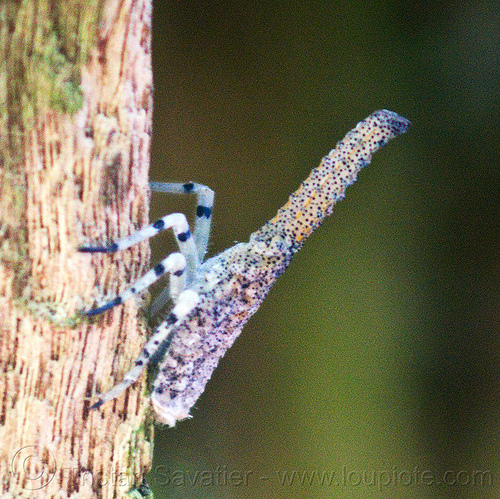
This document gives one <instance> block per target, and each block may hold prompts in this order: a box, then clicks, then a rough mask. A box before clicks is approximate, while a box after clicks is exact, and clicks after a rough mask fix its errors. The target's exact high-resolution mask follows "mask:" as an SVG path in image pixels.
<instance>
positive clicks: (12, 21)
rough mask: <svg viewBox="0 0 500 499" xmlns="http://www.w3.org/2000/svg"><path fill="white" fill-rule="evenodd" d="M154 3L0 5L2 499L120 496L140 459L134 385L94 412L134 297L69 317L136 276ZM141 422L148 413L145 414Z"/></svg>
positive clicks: (130, 322)
mask: <svg viewBox="0 0 500 499" xmlns="http://www.w3.org/2000/svg"><path fill="white" fill-rule="evenodd" d="M150 35H151V0H65V1H64V2H54V1H52V0H38V1H36V2H34V1H32V0H23V1H19V0H16V1H13V0H3V2H2V3H0V146H1V149H0V222H1V225H0V237H1V241H0V245H1V246H0V334H1V336H0V366H1V376H0V397H1V402H0V442H1V443H2V445H1V446H0V469H1V478H2V480H1V482H0V489H1V496H2V497H3V498H9V497H29V498H33V497H44V498H56V497H57V498H66V497H78V498H80V499H83V498H87V497H89V498H90V497H104V498H107V497H110V498H111V497H123V496H124V495H125V494H126V493H127V492H128V491H129V490H130V489H133V488H135V487H137V486H138V485H140V484H141V482H142V479H143V476H144V474H145V473H146V472H147V471H148V467H149V466H150V460H151V451H152V444H151V437H152V428H151V423H150V422H149V423H145V422H144V420H145V416H146V411H147V406H148V404H147V399H146V398H145V397H144V396H143V391H144V381H141V382H139V383H137V384H136V385H134V387H133V388H132V389H131V390H129V391H128V392H127V394H126V395H125V396H124V397H120V399H119V400H117V401H115V402H114V403H111V404H109V406H107V407H103V408H102V409H101V411H100V412H98V411H92V412H89V407H90V405H91V404H92V402H93V401H95V400H96V394H97V393H98V392H102V391H105V390H106V389H108V388H109V387H111V386H112V385H113V384H114V382H115V381H117V380H118V379H119V378H120V377H121V375H122V374H123V372H124V371H126V370H127V368H128V367H130V364H131V362H133V360H134V359H135V357H136V355H137V353H138V352H139V350H140V345H141V344H142V343H143V342H144V340H145V327H144V326H143V325H142V324H141V322H140V321H138V319H137V306H136V304H134V303H131V304H128V305H126V306H124V307H120V308H119V309H118V310H115V311H112V312H109V313H107V314H106V315H105V316H104V317H102V318H100V319H98V320H97V321H96V322H95V323H94V324H89V323H86V322H81V323H80V324H78V316H77V314H76V311H77V310H78V309H82V308H89V307H90V306H92V305H93V304H94V303H95V300H96V299H101V298H102V297H103V295H104V294H108V295H113V294H115V293H116V292H117V290H118V289H123V286H124V284H125V283H126V282H130V281H131V280H133V279H134V278H135V277H137V276H138V275H139V274H140V273H141V272H143V271H144V269H145V266H146V264H147V260H148V257H149V249H148V246H147V244H142V245H139V247H137V248H134V249H130V250H128V251H125V252H124V254H120V255H117V256H116V257H112V256H109V255H95V256H89V255H88V254H80V253H78V252H77V251H76V248H77V247H78V246H79V244H82V243H86V242H89V241H97V242H101V243H105V242H109V241H111V240H114V239H116V238H118V237H122V236H125V235H128V234H129V233H131V232H132V231H133V230H135V229H136V228H138V227H141V226H144V225H146V224H147V223H148V192H149V190H148V185H147V180H148V167H149V146H150V132H151V113H152V99H151V97H152V96H151V90H152V73H151V54H150ZM147 419H148V418H146V420H147Z"/></svg>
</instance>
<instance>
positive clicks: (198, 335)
mask: <svg viewBox="0 0 500 499" xmlns="http://www.w3.org/2000/svg"><path fill="white" fill-rule="evenodd" d="M409 126H410V122H409V121H408V120H406V119H405V118H402V117H401V116H399V115H397V114H396V113H394V112H392V111H387V110H381V111H376V112H375V113H373V114H371V115H370V116H369V117H368V118H366V119H365V120H364V121H361V122H360V123H358V125H357V126H356V127H355V128H354V129H353V130H351V131H350V132H349V133H348V134H347V135H346V136H345V138H344V139H343V140H342V141H340V142H339V143H338V144H337V147H336V148H335V149H333V150H332V151H330V153H329V154H328V155H327V156H326V157H324V158H323V160H322V161H321V163H320V165H319V166H318V167H317V168H315V169H313V170H312V172H311V174H310V175H309V177H308V178H307V179H306V180H305V181H304V182H303V183H302V185H301V186H300V187H299V189H298V190H297V191H296V192H294V193H293V194H292V195H291V196H290V198H289V200H288V202H287V203H286V204H285V205H284V206H283V207H282V208H281V209H280V210H279V211H278V213H277V215H276V216H275V217H274V218H273V219H272V220H270V221H268V222H267V223H266V224H265V225H264V226H263V227H261V228H260V229H259V230H257V231H256V232H254V233H253V234H252V235H251V236H250V240H249V241H248V242H247V243H240V244H236V245H235V246H233V247H231V248H229V249H227V250H226V251H224V252H222V253H220V254H219V255H216V256H214V257H212V258H209V259H208V260H206V261H203V258H204V255H205V252H206V248H207V243H208V236H209V232H210V221H211V214H212V205H213V199H214V194H213V191H212V190H210V189H209V188H208V187H206V186H203V185H200V184H195V183H191V182H190V183H187V184H161V183H156V182H153V183H152V184H151V188H152V189H153V190H155V191H162V192H168V193H189V192H190V193H195V194H197V195H198V206H197V211H196V225H195V229H194V231H193V233H191V232H190V229H189V225H188V222H187V220H186V217H185V216H184V215H183V214H180V213H175V214H171V215H167V216H165V217H163V218H161V219H159V220H157V221H156V222H154V223H153V224H152V225H150V226H148V227H146V228H144V229H142V230H139V231H138V232H136V233H135V234H132V235H131V236H129V237H127V238H125V239H121V240H120V241H117V242H116V243H114V244H111V245H109V246H101V247H95V246H82V247H80V248H79V249H80V251H84V252H106V253H113V252H115V251H120V250H123V249H126V248H128V247H130V246H132V245H133V244H137V243H139V242H140V241H143V240H144V239H148V238H150V237H152V236H154V235H156V234H158V233H159V232H160V231H162V230H165V229H172V230H173V232H174V234H175V237H176V240H177V243H178V245H179V252H178V253H173V254H171V255H169V256H168V257H166V258H165V259H164V260H163V261H162V262H161V263H159V264H158V265H156V266H155V267H154V268H153V269H152V270H150V271H149V272H148V273H147V274H145V275H144V276H143V277H142V278H141V279H139V280H138V281H137V282H136V283H135V284H134V285H133V286H132V287H130V288H128V289H127V290H126V291H124V292H123V293H122V294H121V295H119V296H118V297H117V298H115V299H114V300H112V301H110V302H108V303H106V304H104V305H103V306H101V307H99V308H96V309H93V310H90V311H89V312H86V315H88V316H94V315H97V314H100V313H102V312H104V311H106V310H109V309H110V308H112V307H114V306H116V305H119V304H121V303H122V302H123V301H125V300H127V299H128V298H130V297H132V296H134V295H136V294H137V293H139V292H141V291H143V290H144V289H146V288H147V287H148V286H150V285H151V284H153V283H154V282H155V281H156V280H158V279H159V278H160V277H161V276H163V275H164V274H166V273H168V274H169V277H170V280H169V286H168V291H167V292H166V293H165V292H164V293H162V295H160V298H159V300H157V301H156V302H155V303H154V304H153V307H152V312H153V313H155V312H156V311H157V310H158V309H159V308H160V307H161V306H162V305H163V304H164V303H166V302H167V300H168V299H171V300H172V302H173V304H174V306H173V308H172V310H171V311H170V313H169V314H168V315H167V316H166V318H165V320H164V321H163V322H162V323H161V324H160V325H159V326H158V327H157V328H156V330H155V331H154V333H153V335H152V336H151V338H150V340H149V341H148V342H147V343H146V345H145V346H144V348H143V350H142V352H141V354H140V355H139V357H138V359H137V360H136V362H135V364H134V366H133V367H132V369H130V371H129V372H128V373H127V374H126V375H125V376H124V378H123V381H121V382H120V383H119V384H117V385H116V386H114V387H113V388H112V389H111V390H110V391H108V392H107V393H105V394H104V395H101V397H100V399H99V401H98V402H97V403H96V404H94V406H93V408H94V409H97V408H99V407H100V406H101V405H102V404H104V403H105V402H107V401H109V400H112V399H114V398H115V397H117V396H118V395H119V394H120V393H122V392H123V391H124V390H125V389H127V388H128V387H129V386H130V385H131V384H132V383H134V381H136V380H137V378H138V377H139V375H140V374H141V372H142V370H143V369H144V368H145V366H146V365H147V364H148V362H149V361H150V359H151V358H152V357H153V356H154V355H155V353H157V352H158V350H159V349H160V348H161V349H162V350H164V351H165V354H164V358H163V360H162V361H161V363H160V365H159V371H158V374H157V377H156V378H155V380H154V383H153V391H152V394H151V400H152V404H153V408H154V411H155V413H156V416H157V418H158V419H159V420H160V421H161V422H163V423H166V424H168V425H170V426H174V425H175V423H176V422H177V421H179V420H182V419H185V418H187V417H189V411H190V409H191V408H192V407H193V405H194V404H195V402H196V401H197V399H198V397H199V396H200V395H201V394H202V393H203V390H204V388H205V385H206V383H207V381H208V380H209V379H210V377H211V375H212V372H213V371H214V369H215V368H216V366H217V364H218V362H219V360H220V358H221V357H222V356H223V355H224V353H225V352H226V350H227V349H228V348H229V347H230V346H231V345H232V344H233V342H234V341H235V339H236V338H237V337H238V335H239V334H240V332H241V330H242V328H243V326H244V325H245V324H246V322H247V321H248V319H249V318H250V317H251V316H252V315H253V314H254V313H255V312H256V311H257V309H258V308H259V306H260V304H261V303H262V301H263V300H264V298H265V296H266V294H267V292H268V291H269V289H270V288H271V286H272V285H273V283H274V282H275V281H276V279H277V278H278V277H279V276H280V275H281V274H282V273H283V272H284V271H285V269H286V267H287V266H288V264H289V263H290V260H291V258H292V256H293V255H294V254H295V253H297V251H299V250H300V249H301V247H302V245H303V244H304V242H305V240H306V239H307V238H308V237H309V235H310V234H311V233H312V232H313V231H314V230H315V229H316V228H317V227H319V225H321V223H322V221H323V220H324V218H325V217H327V216H328V215H330V214H331V212H332V210H333V206H334V205H335V203H336V202H337V201H339V200H341V199H342V198H343V197H344V195H345V191H346V188H347V187H348V186H349V185H351V184H352V183H353V182H354V181H355V180H356V176H357V174H358V172H359V170H360V169H361V168H363V167H364V166H366V165H367V164H368V163H369V162H370V160H371V156H372V154H373V153H374V152H376V151H377V150H378V149H379V148H381V147H382V146H384V145H385V144H386V143H387V142H388V141H389V140H390V139H392V138H394V137H396V136H398V135H400V134H402V133H404V132H406V131H407V130H408V127H409Z"/></svg>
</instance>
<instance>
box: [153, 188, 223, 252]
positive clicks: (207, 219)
mask: <svg viewBox="0 0 500 499" xmlns="http://www.w3.org/2000/svg"><path fill="white" fill-rule="evenodd" d="M149 186H150V187H151V190H152V191H155V192H167V193H169V194H191V193H192V194H196V195H197V196H198V202H197V205H196V222H195V226H194V231H193V236H194V240H195V243H196V248H197V249H198V259H199V261H200V262H202V261H203V260H204V258H205V253H206V252H207V246H208V238H209V236H210V224H211V222H212V208H213V206H214V191H213V190H212V189H210V188H209V187H207V186H206V185H202V184H196V183H194V182H188V183H186V184H177V183H166V182H150V183H149Z"/></svg>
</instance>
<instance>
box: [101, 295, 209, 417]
mask: <svg viewBox="0 0 500 499" xmlns="http://www.w3.org/2000/svg"><path fill="white" fill-rule="evenodd" d="M199 299H200V297H199V295H198V293H197V292H196V291H193V290H192V289H186V290H185V291H183V292H182V293H181V294H180V295H179V298H178V300H177V304H176V305H175V307H174V308H173V309H172V311H171V312H170V314H169V315H168V316H167V317H166V319H165V321H164V322H162V324H160V326H159V327H158V328H157V329H156V331H155V332H154V334H153V336H152V337H151V339H150V340H149V341H148V342H147V343H146V345H145V346H144V348H143V350H142V352H141V354H140V355H139V357H138V358H137V360H136V361H135V364H134V367H133V368H132V369H130V371H129V372H128V373H127V374H126V375H125V376H124V378H123V381H121V382H120V383H118V384H117V385H115V386H114V387H113V388H112V389H111V390H110V391H109V392H107V393H105V394H104V395H102V396H101V397H100V398H99V401H98V402H97V403H95V404H94V405H93V406H92V407H91V409H98V408H99V407H101V405H102V404H104V403H105V402H107V401H109V400H112V399H114V398H115V397H117V396H118V395H120V393H122V392H123V391H124V390H126V389H127V388H128V387H129V386H130V385H132V384H133V383H135V381H137V379H138V378H139V376H140V375H141V373H142V371H143V370H144V368H145V367H146V366H147V364H148V362H149V361H150V359H151V357H153V355H154V354H155V353H156V352H157V351H158V349H159V348H160V347H161V348H168V347H169V346H170V342H171V341H172V336H173V328H174V327H175V326H176V325H177V324H178V323H179V322H181V321H182V320H183V319H184V318H185V317H186V316H187V315H188V314H189V313H190V312H191V311H193V310H194V309H195V308H196V306H197V305H198V303H199Z"/></svg>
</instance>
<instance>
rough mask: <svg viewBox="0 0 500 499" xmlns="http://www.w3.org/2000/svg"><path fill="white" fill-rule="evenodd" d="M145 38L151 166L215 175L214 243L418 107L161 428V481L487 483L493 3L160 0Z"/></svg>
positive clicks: (254, 490) (160, 250)
mask: <svg viewBox="0 0 500 499" xmlns="http://www.w3.org/2000/svg"><path fill="white" fill-rule="evenodd" d="M153 45H154V47H153V57H154V64H155V98H154V103H155V115H154V141H153V163H152V171H151V178H152V179H154V180H160V181H167V180H170V181H188V180H194V181H197V182H201V183H205V184H207V185H209V186H210V187H211V188H212V189H214V190H215V193H216V205H215V210H214V219H213V232H212V238H211V246H210V249H209V255H208V256H212V255H214V254H216V253H218V252H220V251H222V250H224V249H225V248H227V247H228V246H231V245H232V244H234V242H235V241H246V240H247V238H248V236H249V234H250V233H251V232H252V231H254V230H255V229H256V228H258V227H259V226H260V225H262V224H263V223H264V222H265V221H266V220H268V219H269V218H271V217H272V216H273V215H274V213H275V212H276V210H277V209H278V208H279V207H280V206H281V205H282V204H284V203H285V201H286V200H287V197H288V195H289V194H290V193H291V192H292V191H293V190H295V189H296V188H297V187H298V185H299V183H300V182H301V181H302V180H303V179H304V178H305V177H306V176H307V175H308V173H309V171H310V169H311V168H313V167H315V166H317V164H318V162H319V160H320V158H321V157H322V156H323V155H325V154H326V153H327V152H328V151H329V150H330V149H331V148H333V147H334V146H335V143H336V141H337V140H339V139H340V138H342V137H343V135H344V134H345V133H346V132H347V131H348V130H349V129H351V128H352V127H353V126H354V125H355V124H356V123H357V122H358V121H360V120H361V119H363V118H365V117H366V116H367V115H368V114H370V113H371V112H373V111H374V110H376V109H380V108H387V109H391V110H393V111H396V112H398V113H399V114H401V115H403V116H405V117H407V118H409V119H410V120H411V121H412V122H413V127H412V128H411V129H410V131H409V132H408V133H407V134H406V135H404V136H402V137H400V138H398V139H396V140H394V141H392V142H391V143H390V144H389V145H388V146H387V147H386V148H384V149H383V150H382V151H380V152H379V153H377V154H376V155H375V157H374V160H373V163H372V164H371V165H370V166H369V167H368V168H366V169H365V170H363V171H362V172H361V174H360V176H359V180H358V182H357V183H356V184H355V185H354V186H353V187H351V188H350V189H349V190H348V192H347V197H346V200H345V201H343V202H342V203H340V204H339V205H338V206H337V207H336V208H335V211H334V215H333V216H332V217H331V219H328V220H327V221H325V223H324V224H323V226H322V227H321V228H320V229H319V230H318V231H317V233H315V234H314V235H313V236H312V237H311V238H310V240H309V241H308V242H307V244H306V245H305V247H304V249H303V251H302V252H301V253H299V254H298V255H297V257H296V258H295V260H294V261H293V262H292V265H291V266H290V268H289V269H288V271H287V272H286V274H285V275H284V276H283V277H282V278H281V279H280V280H279V281H278V283H277V284H276V285H275V287H274V288H273V290H272V291H271V293H270V295H269V296H268V299H267V300H266V301H265V303H264V305H263V306H262V308H261V309H260V310H259V311H258V313H257V314H256V315H255V316H254V317H253V318H252V319H251V321H250V322H249V323H248V325H247V326H246V328H245V330H244V331H243V334H242V335H241V337H240V338H239V339H238V340H237V341H236V344H235V345H234V347H233V348H232V349H231V350H230V351H229V352H228V354H227V355H226V356H225V357H224V359H223V360H222V361H221V363H220V365H219V368H218V369H217V371H216V372H215V375H214V377H213V379H212V380H211V382H210V383H209V385H208V387H207V389H206V391H205V393H204V394H203V396H202V397H201V399H200V400H199V402H198V403H197V404H196V407H195V409H194V410H193V411H192V415H193V419H191V420H188V421H184V422H181V423H179V424H178V426H177V427H176V428H175V429H168V428H160V427H158V428H157V431H156V441H155V446H156V449H155V461H154V467H153V472H152V473H151V474H150V475H149V478H148V480H149V483H150V485H151V487H152V489H153V490H154V493H155V497H156V498H157V499H161V498H167V497H168V498H184V499H190V498H210V499H217V498H294V499H295V498H330V497H336V498H353V499H358V498H382V497H383V498H410V497H411V498H412V499H420V498H448V497H450V498H451V497H453V498H457V497H458V498H460V497H464V498H465V497H467V498H482V499H483V498H486V499H488V498H492V499H493V498H494V499H498V497H500V480H499V477H500V465H499V461H498V456H499V450H500V414H499V407H500V404H499V398H500V391H499V382H500V367H499V366H500V359H499V356H500V355H499V354H500V351H499V345H498V332H499V331H498V329H499V328H498V325H499V319H500V286H499V284H500V263H499V250H500V244H499V209H500V200H499V196H498V193H499V184H500V168H499V160H500V150H499V139H500V118H499V111H500V105H499V104H500V98H499V96H500V93H499V92H500V89H499V83H500V71H499V62H500V61H499V58H500V8H499V4H498V2H496V1H493V0H491V1H482V2H459V1H441V2H440V1H437V2H427V1H423V0H420V1H419V0H417V1H413V2H411V3H410V2H402V1H400V2H396V1H382V0H378V1H367V2H356V1H337V2H330V1H328V2H327V1H309V2H300V1H270V0H263V1H256V2H243V1H232V2H231V1H219V2H172V1H160V0H157V1H155V3H154V44H153ZM194 205H195V202H194V200H193V199H178V198H175V197H172V196H166V195H160V194H157V195H155V196H154V197H153V200H152V213H151V219H154V218H156V217H158V216H161V215H164V214H166V213H169V212H174V211H183V212H186V213H188V214H190V215H191V214H193V213H194ZM152 246H153V250H154V254H153V258H154V261H158V260H159V259H160V258H161V257H162V256H163V255H164V254H165V252H166V251H172V250H174V248H175V247H174V246H173V245H171V241H170V239H169V237H168V235H167V237H166V238H164V239H161V240H159V241H154V242H153V243H152ZM166 248H167V249H166ZM238 477H239V478H241V480H239V478H238ZM321 481H323V483H321Z"/></svg>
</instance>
